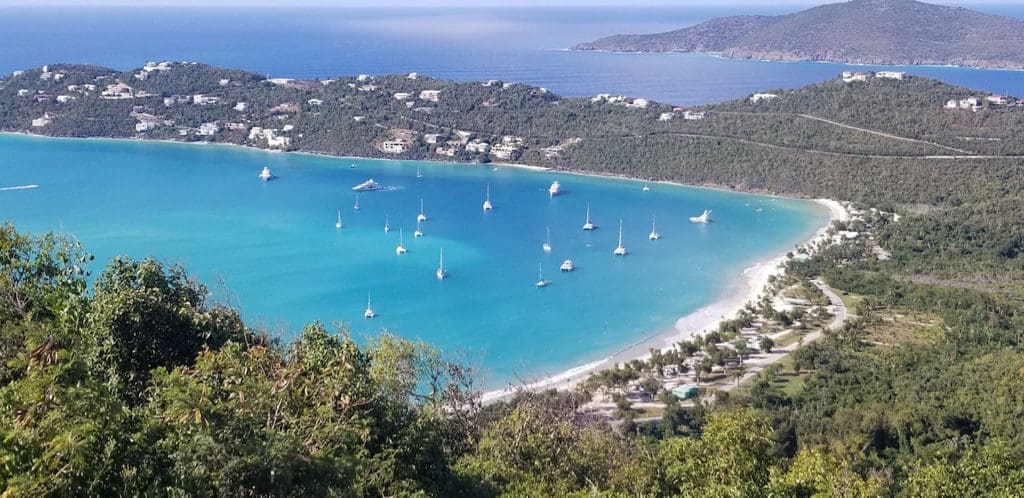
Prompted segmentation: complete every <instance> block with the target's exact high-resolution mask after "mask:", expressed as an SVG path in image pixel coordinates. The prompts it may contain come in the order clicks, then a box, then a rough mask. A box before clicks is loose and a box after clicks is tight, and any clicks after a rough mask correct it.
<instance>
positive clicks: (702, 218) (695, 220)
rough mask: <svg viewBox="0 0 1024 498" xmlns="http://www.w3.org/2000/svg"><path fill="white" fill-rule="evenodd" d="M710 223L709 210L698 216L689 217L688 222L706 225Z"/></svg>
mask: <svg viewBox="0 0 1024 498" xmlns="http://www.w3.org/2000/svg"><path fill="white" fill-rule="evenodd" d="M710 221H711V210H710V209H705V210H704V212H703V213H701V215H700V216H691V217H690V222H691V223H708V222H710Z"/></svg>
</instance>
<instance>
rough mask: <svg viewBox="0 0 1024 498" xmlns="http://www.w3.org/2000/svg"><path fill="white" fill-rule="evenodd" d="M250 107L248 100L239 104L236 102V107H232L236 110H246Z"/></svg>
mask: <svg viewBox="0 0 1024 498" xmlns="http://www.w3.org/2000/svg"><path fill="white" fill-rule="evenodd" d="M248 108H249V104H248V103H246V102H238V103H237V104H235V107H233V108H232V109H234V110H236V111H238V112H245V110H246V109H248Z"/></svg>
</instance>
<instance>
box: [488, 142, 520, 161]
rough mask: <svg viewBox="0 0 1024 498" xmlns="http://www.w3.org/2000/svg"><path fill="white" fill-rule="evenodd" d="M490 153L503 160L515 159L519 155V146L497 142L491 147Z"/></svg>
mask: <svg viewBox="0 0 1024 498" xmlns="http://www.w3.org/2000/svg"><path fill="white" fill-rule="evenodd" d="M491 155H492V156H494V157H496V158H498V159H504V160H506V161H507V160H511V159H515V158H516V157H518V156H519V147H516V146H514V145H508V144H498V145H495V146H494V147H491Z"/></svg>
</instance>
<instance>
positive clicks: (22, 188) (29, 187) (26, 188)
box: [0, 184, 39, 191]
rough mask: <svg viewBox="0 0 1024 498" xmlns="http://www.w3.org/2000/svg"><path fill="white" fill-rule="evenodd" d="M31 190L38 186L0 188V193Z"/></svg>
mask: <svg viewBox="0 0 1024 498" xmlns="http://www.w3.org/2000/svg"><path fill="white" fill-rule="evenodd" d="M31 188H39V185H35V184H33V185H18V186H17V187H0V191H4V190H28V189H31Z"/></svg>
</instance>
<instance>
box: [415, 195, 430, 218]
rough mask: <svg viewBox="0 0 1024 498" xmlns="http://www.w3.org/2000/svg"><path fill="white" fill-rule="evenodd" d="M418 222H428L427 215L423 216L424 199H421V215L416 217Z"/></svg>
mask: <svg viewBox="0 0 1024 498" xmlns="http://www.w3.org/2000/svg"><path fill="white" fill-rule="evenodd" d="M416 221H417V222H420V221H427V215H425V214H423V198H422V197H420V214H419V216H417V217H416Z"/></svg>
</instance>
